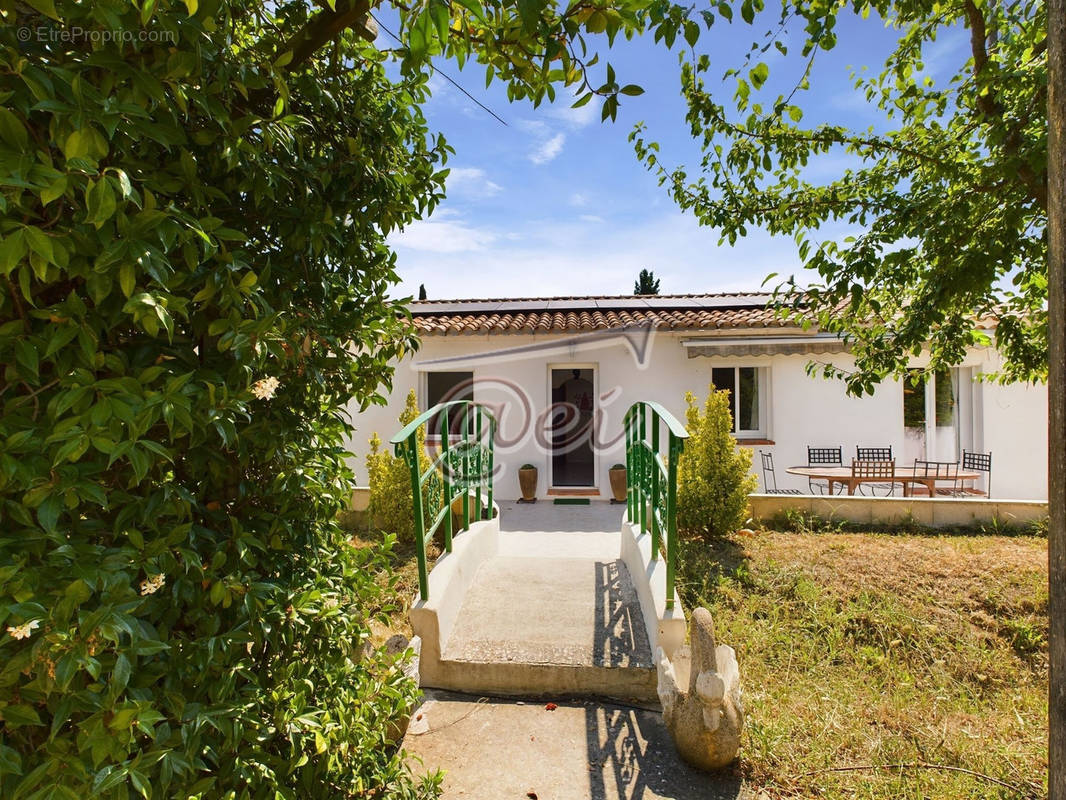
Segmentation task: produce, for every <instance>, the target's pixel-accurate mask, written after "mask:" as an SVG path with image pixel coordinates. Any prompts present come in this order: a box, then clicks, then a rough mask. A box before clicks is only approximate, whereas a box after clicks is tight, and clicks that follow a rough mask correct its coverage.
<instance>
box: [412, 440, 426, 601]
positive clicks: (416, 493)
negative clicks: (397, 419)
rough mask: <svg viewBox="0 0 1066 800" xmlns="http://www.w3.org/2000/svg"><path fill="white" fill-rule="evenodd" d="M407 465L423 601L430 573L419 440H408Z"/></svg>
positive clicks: (419, 582)
mask: <svg viewBox="0 0 1066 800" xmlns="http://www.w3.org/2000/svg"><path fill="white" fill-rule="evenodd" d="M407 447H408V451H409V452H408V456H407V463H408V465H409V466H410V469H411V509H412V511H413V512H414V514H413V516H414V525H415V541H416V542H418V547H416V548H415V549H416V551H417V556H418V589H419V594H420V595H421V597H422V599H423V600H428V599H429V573H428V571H427V569H426V520H425V518H424V517H423V516H422V476H421V475H420V474H419V472H418V439H417V437H414V436H412V437H411V438H409V439H408V440H407Z"/></svg>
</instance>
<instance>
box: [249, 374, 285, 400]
mask: <svg viewBox="0 0 1066 800" xmlns="http://www.w3.org/2000/svg"><path fill="white" fill-rule="evenodd" d="M279 386H281V381H279V380H278V379H277V378H275V377H274V376H273V375H271V376H270V377H269V378H260V379H259V380H257V381H256V382H255V383H253V384H252V394H254V395H255V396H256V397H258V398H259V399H260V400H269V399H270V398H271V397H273V396H274V392H276V391H277V390H278V387H279Z"/></svg>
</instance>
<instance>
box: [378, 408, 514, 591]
mask: <svg viewBox="0 0 1066 800" xmlns="http://www.w3.org/2000/svg"><path fill="white" fill-rule="evenodd" d="M452 406H455V407H456V408H457V409H458V410H459V411H460V412H461V413H460V417H461V420H462V426H461V428H462V434H461V436H460V441H459V443H458V445H457V446H458V447H459V448H460V450H459V451H456V450H455V449H454V448H453V447H451V441H450V436H449V434H450V432H451V427H452V425H451V419H452V414H451V408H452ZM471 409H473V410H474V414H475V416H474V417H473V418H471V417H470V411H471ZM486 413H487V415H488V424H487V427H488V432H489V440H488V443H487V444H485V445H482V443H481V440H482V438H483V436H484V433H485V428H486V421H485V419H484V417H485V414H486ZM434 418H437V419H439V420H440V423H441V426H440V435H441V447H440V453H439V455H437V456H436V457H435V458H434V459H433V461H432V463H431V464H430V466H429V468H428V469H427V470H426V471H425V472H420V469H421V466H420V464H419V456H420V455H421V453H420V452H419V450H420V448H419V444H418V432H419V430H420V429H421V427H422V426H423V425H427V424H428V423H430V422H431V421H432V420H433V419H434ZM471 423H475V424H474V425H473V426H472V425H471ZM475 433H476V436H477V441H471V439H472V437H473V436H474V435H475ZM495 440H496V418H495V417H494V415H493V414H492V412H491V411H487V412H483V411H482V407H481V406H480V405H478V404H477V403H475V402H473V401H472V400H454V401H450V402H447V403H439V404H437V405H435V406H434V407H433V408H431V409H429V410H428V411H425V412H423V413H422V414H420V415H419V416H418V417H416V418H415V419H414V420H412V421H411V422H409V423H408V424H407V425H405V426H404V428H403V430H401V431H400V432H399V433H397V434H396V435H395V436H393V437H392V439H390V440H389V441H390V443H391V444H392V446H393V451H394V453H395V455H396V456H397V457H398V458H403V459H405V460H406V461H407V467H408V469H409V470H410V473H411V512H412V518H413V527H414V529H415V553H416V556H417V558H418V590H419V596H420V597H421V599H422V600H428V599H429V573H428V566H427V563H426V545H427V544H428V542H429V540H430V539H432V538H433V534H434V533H435V532H436V531H437V530H438V529H439V528H440V527H441V525H442V524H443V526H444V547H445V550H447V551H451V550H452V540H453V538H454V535H455V525H454V523H453V522H452V508H453V504H454V503H455V501H456V500H458V499H459V497H460V495H461V496H462V498H463V530H466V529H468V528H469V527H470V491H469V490H470V488H471V487H472V486H476V498H475V499H476V501H477V505H478V518H479V519H480V518H481V516H482V515H481V513H480V506H481V490H482V484H484V486H485V490H486V492H487V494H486V500H487V502H488V506H489V508H490V509H491V508H492V493H493V483H492V469H493V465H494V463H495V453H494V443H495ZM473 446H476V447H477V449H478V452H477V453H471V452H470V449H471V447H473ZM453 462H454V463H453ZM486 462H487V464H488V473H486V472H485V469H486ZM472 469H476V470H477V474H476V476H475V475H474V474H473V472H472ZM438 470H439V473H438ZM423 490H425V491H426V496H425V497H423V494H422V493H423ZM438 492H439V496H438ZM438 505H439V507H438ZM427 508H428V513H429V515H430V516H431V518H432V519H431V520H430V521H429V522H428V523H427V521H426V514H427Z"/></svg>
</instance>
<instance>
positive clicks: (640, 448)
mask: <svg viewBox="0 0 1066 800" xmlns="http://www.w3.org/2000/svg"><path fill="white" fill-rule="evenodd" d="M637 419H638V420H639V422H640V427H639V429H638V431H639V432H638V434H637V442H638V444H637V453H638V454H639V458H640V464H639V465H638V469H639V470H640V497H639V498H638V501H639V503H640V508H638V509H637V513H638V514H640V532H641V533H647V532H648V502H647V501H648V497H647V495H648V487H647V485H646V480H647V474H648V472H650V471H651V470H650V469H646V467H653V466H654V465H653V464H649V465H646V464H645V463H644V462H645V461H646V460H647V458H648V451H647V444H646V442H647V438H648V433H647V426H646V424H645V414H644V406H643V405H641V406H640V407H639V409H638V411H637Z"/></svg>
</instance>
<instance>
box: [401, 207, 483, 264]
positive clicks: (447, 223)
mask: <svg viewBox="0 0 1066 800" xmlns="http://www.w3.org/2000/svg"><path fill="white" fill-rule="evenodd" d="M497 238H498V237H497V236H496V234H495V233H493V232H491V231H487V230H483V229H481V228H474V227H471V226H470V225H468V224H467V223H466V222H464V221H463V220H462V219H461V218H458V215H457V214H456V213H455V212H450V211H448V210H445V209H442V210H441V211H438V212H437V213H436V214H434V215H433V217H432V218H431V219H427V220H420V221H418V222H413V223H411V224H410V225H408V226H407V227H406V228H405V229H404V230H403V231H401V232H400V233H397V234H395V235H393V236H390V237H389V244H390V245H391V246H392V247H395V248H396V250H397V251H398V252H403V251H405V250H408V251H415V252H418V253H433V254H435V255H439V254H455V253H475V252H479V251H483V250H485V249H486V248H487V247H488V246H489V245H491V244H492V243H493V242H495V241H496V240H497Z"/></svg>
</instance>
